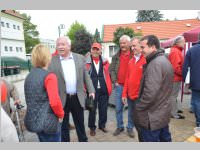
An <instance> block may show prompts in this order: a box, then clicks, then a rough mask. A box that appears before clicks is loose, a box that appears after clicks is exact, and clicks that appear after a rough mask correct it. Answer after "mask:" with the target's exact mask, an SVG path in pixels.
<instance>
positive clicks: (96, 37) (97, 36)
mask: <svg viewBox="0 0 200 150" xmlns="http://www.w3.org/2000/svg"><path fill="white" fill-rule="evenodd" d="M93 42H98V43H101V42H102V40H101V38H100V33H99V31H98V29H96V30H95V34H94V39H93Z"/></svg>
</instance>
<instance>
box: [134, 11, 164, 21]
mask: <svg viewBox="0 0 200 150" xmlns="http://www.w3.org/2000/svg"><path fill="white" fill-rule="evenodd" d="M137 13H138V14H137V20H136V22H153V21H161V20H162V18H163V14H161V13H160V11H159V10H138V12H137Z"/></svg>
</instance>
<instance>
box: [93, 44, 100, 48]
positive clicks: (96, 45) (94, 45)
mask: <svg viewBox="0 0 200 150" xmlns="http://www.w3.org/2000/svg"><path fill="white" fill-rule="evenodd" d="M94 47H96V48H98V49H101V44H100V43H93V44H92V48H94Z"/></svg>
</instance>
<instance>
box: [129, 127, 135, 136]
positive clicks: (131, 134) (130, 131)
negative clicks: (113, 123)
mask: <svg viewBox="0 0 200 150" xmlns="http://www.w3.org/2000/svg"><path fill="white" fill-rule="evenodd" d="M127 133H128V136H129V137H131V138H134V137H135V134H134V132H133V130H132V129H131V130H129V129H128V130H127Z"/></svg>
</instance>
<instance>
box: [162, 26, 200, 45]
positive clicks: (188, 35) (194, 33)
mask: <svg viewBox="0 0 200 150" xmlns="http://www.w3.org/2000/svg"><path fill="white" fill-rule="evenodd" d="M181 35H183V36H184V37H185V41H186V42H192V43H196V42H198V41H199V40H200V26H199V27H197V28H194V29H192V30H189V31H186V32H184V33H183V34H181ZM177 36H178V35H177ZM174 38H175V37H174ZM174 38H171V39H168V40H166V41H164V42H161V47H162V48H168V47H171V45H172V43H173V41H174Z"/></svg>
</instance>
